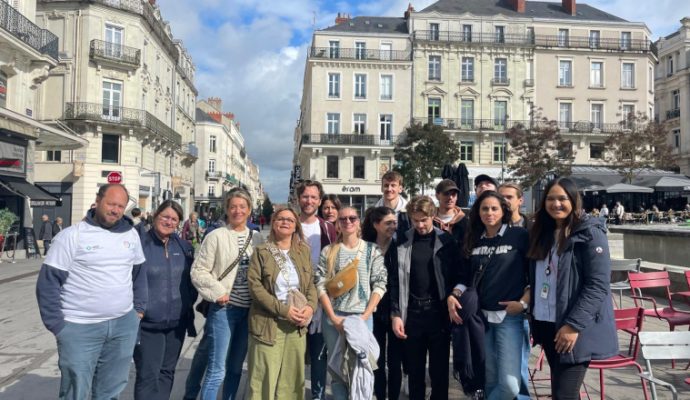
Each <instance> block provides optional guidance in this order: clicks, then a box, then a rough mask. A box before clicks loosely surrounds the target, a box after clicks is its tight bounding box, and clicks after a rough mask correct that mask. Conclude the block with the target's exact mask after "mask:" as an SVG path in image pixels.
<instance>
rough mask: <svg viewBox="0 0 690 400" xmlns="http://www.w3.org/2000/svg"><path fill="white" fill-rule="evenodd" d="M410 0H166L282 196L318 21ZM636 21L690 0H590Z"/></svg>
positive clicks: (200, 69)
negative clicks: (313, 34)
mask: <svg viewBox="0 0 690 400" xmlns="http://www.w3.org/2000/svg"><path fill="white" fill-rule="evenodd" d="M410 2H411V3H412V5H413V6H414V7H415V8H416V9H417V10H422V9H423V8H425V7H426V6H428V5H429V4H432V3H433V2H434V1H431V0H424V1H409V0H366V1H364V0H357V1H328V0H167V1H166V0H158V4H159V5H160V7H161V13H162V15H163V18H164V19H166V20H168V21H170V24H171V28H172V32H173V35H174V36H175V38H177V39H181V40H182V41H183V42H184V45H185V47H186V48H187V49H188V50H189V52H190V53H191V54H192V57H193V59H194V63H195V64H196V69H197V73H196V86H197V88H198V89H199V99H205V98H208V97H221V98H222V99H223V108H224V109H225V111H229V112H233V113H234V114H235V116H236V118H237V120H238V121H239V122H240V123H241V127H242V129H241V130H242V134H243V135H244V138H245V143H246V147H247V152H248V154H249V156H250V157H251V158H252V160H253V161H254V162H255V163H257V164H258V165H259V168H260V170H261V180H262V182H263V183H264V187H265V190H266V191H267V192H268V193H269V195H270V197H271V199H272V200H273V201H274V202H276V201H277V202H283V201H285V200H286V198H287V193H288V182H289V179H290V169H291V164H292V149H293V146H292V142H293V134H294V129H295V125H296V122H297V119H298V118H299V105H300V101H301V95H302V78H303V74H304V64H305V59H306V51H307V47H308V46H309V44H310V42H311V35H312V32H313V29H314V28H316V29H322V28H325V27H328V26H330V25H333V23H334V20H335V16H336V14H337V13H338V12H346V13H349V14H351V15H352V16H353V17H355V16H360V15H370V16H372V15H373V16H402V14H403V12H404V11H405V10H406V9H407V5H408V3H410ZM579 3H586V4H589V5H591V6H593V7H597V8H599V9H602V10H604V11H606V12H609V13H611V14H614V15H617V16H619V17H621V18H624V19H627V20H629V21H635V22H644V23H646V24H647V26H648V27H649V28H650V30H651V31H652V36H653V38H654V39H656V38H657V37H658V36H660V35H667V34H669V33H671V32H673V31H674V30H676V29H678V27H679V26H680V22H679V20H680V19H681V18H682V17H683V16H690V1H687V0H634V1H633V0H589V1H583V2H579Z"/></svg>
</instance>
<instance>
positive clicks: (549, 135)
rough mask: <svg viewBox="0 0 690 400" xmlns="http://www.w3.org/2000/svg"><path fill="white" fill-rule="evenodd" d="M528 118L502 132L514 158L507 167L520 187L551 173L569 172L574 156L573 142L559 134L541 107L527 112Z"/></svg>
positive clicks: (562, 173)
mask: <svg viewBox="0 0 690 400" xmlns="http://www.w3.org/2000/svg"><path fill="white" fill-rule="evenodd" d="M530 117H531V119H530V121H529V122H527V123H524V124H523V123H518V124H516V125H514V126H513V127H511V128H510V129H509V130H508V131H506V132H505V134H506V137H507V138H508V140H509V141H510V151H509V155H510V156H511V158H513V159H514V160H515V161H513V162H511V163H509V164H508V170H509V171H510V172H511V173H512V174H513V176H514V177H515V178H517V180H519V181H520V183H521V184H522V186H523V187H525V188H529V187H532V186H534V185H535V184H536V183H537V182H539V181H540V180H541V179H543V178H544V177H546V176H547V174H548V173H553V174H555V175H558V176H567V175H570V173H571V170H572V164H573V160H574V159H575V155H574V150H573V146H572V142H570V141H568V140H565V139H564V138H563V137H562V136H561V132H560V129H559V127H558V123H557V122H556V121H550V120H548V119H547V118H545V117H543V116H542V114H541V109H533V110H532V111H531V112H530Z"/></svg>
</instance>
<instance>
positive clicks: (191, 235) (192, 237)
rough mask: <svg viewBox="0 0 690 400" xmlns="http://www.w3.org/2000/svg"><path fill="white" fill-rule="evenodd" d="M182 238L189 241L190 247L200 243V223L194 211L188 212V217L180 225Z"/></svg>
mask: <svg viewBox="0 0 690 400" xmlns="http://www.w3.org/2000/svg"><path fill="white" fill-rule="evenodd" d="M181 236H182V239H183V240H186V241H187V242H189V244H191V245H192V247H196V246H198V245H199V244H200V243H201V225H200V224H199V218H198V214H197V213H196V211H192V212H191V213H189V219H187V220H186V221H185V222H184V225H183V226H182V234H181Z"/></svg>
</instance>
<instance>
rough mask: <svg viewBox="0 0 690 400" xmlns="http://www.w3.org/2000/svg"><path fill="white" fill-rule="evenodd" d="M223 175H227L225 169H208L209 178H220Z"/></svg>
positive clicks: (207, 177)
mask: <svg viewBox="0 0 690 400" xmlns="http://www.w3.org/2000/svg"><path fill="white" fill-rule="evenodd" d="M223 177H225V173H224V172H223V171H206V179H207V180H219V179H220V178H223Z"/></svg>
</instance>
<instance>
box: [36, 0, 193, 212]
mask: <svg viewBox="0 0 690 400" xmlns="http://www.w3.org/2000/svg"><path fill="white" fill-rule="evenodd" d="M36 15H37V17H36V18H37V23H38V24H39V25H41V26H43V27H45V28H47V29H49V30H51V31H52V32H54V33H55V34H56V35H57V36H58V37H59V38H60V42H59V43H60V44H59V48H58V51H59V63H58V66H57V67H56V68H54V69H52V70H51V71H50V75H49V77H48V79H47V81H46V82H45V83H44V89H43V90H42V96H41V106H42V107H43V109H44V110H45V113H44V117H45V119H48V120H54V121H55V124H56V125H57V126H65V127H68V129H70V130H72V131H73V132H75V133H76V134H77V135H79V136H80V137H81V138H83V139H86V140H87V141H88V143H89V144H88V146H86V147H85V148H83V149H79V150H72V151H46V152H41V153H38V154H37V156H36V158H37V159H36V163H35V172H36V180H37V182H41V183H42V184H43V185H44V186H45V187H46V188H47V189H48V190H49V191H51V192H52V193H55V195H56V196H59V197H61V198H62V200H63V201H62V204H63V206H62V208H63V209H62V215H61V216H62V217H63V219H65V221H71V222H76V221H79V220H80V219H81V218H82V217H83V216H84V214H85V213H86V211H87V210H88V209H89V207H90V206H91V204H92V203H93V201H94V199H95V194H96V192H97V190H98V188H99V186H101V185H104V184H106V183H107V182H108V178H107V177H108V175H109V174H110V173H111V172H115V173H119V174H120V175H121V176H122V183H123V184H124V185H125V186H126V187H127V189H128V190H129V193H130V204H129V207H134V206H135V205H136V206H138V207H139V208H142V209H143V210H145V211H152V210H155V208H156V207H157V206H158V204H160V202H161V201H163V200H166V199H174V200H176V201H178V202H179V203H180V204H181V205H182V207H183V209H184V210H185V213H187V212H189V211H190V210H191V209H192V208H193V196H192V179H193V164H194V162H195V160H196V159H197V157H198V149H197V148H196V145H195V139H194V124H195V121H194V114H195V105H196V96H197V90H196V88H195V87H194V73H195V71H194V64H193V62H192V58H191V56H190V55H189V53H188V52H187V51H186V50H185V48H184V46H183V44H182V43H181V42H180V41H179V40H175V39H174V37H173V35H172V33H171V27H170V25H169V24H168V23H167V22H165V21H164V20H163V18H162V17H161V14H160V9H159V7H158V6H157V5H156V2H155V0H150V1H142V0H93V1H89V2H82V1H76V0H38V5H37V13H36Z"/></svg>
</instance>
